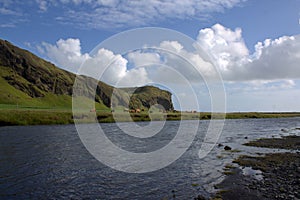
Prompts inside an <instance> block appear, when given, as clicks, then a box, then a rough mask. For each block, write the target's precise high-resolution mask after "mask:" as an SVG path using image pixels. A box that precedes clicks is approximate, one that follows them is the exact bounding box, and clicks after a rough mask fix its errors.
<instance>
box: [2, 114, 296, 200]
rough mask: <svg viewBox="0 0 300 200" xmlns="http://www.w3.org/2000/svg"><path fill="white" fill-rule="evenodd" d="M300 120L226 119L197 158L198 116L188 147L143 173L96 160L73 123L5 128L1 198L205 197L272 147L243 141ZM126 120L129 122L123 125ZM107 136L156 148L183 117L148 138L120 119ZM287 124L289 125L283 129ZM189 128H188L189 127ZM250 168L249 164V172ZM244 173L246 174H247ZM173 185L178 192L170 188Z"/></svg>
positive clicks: (141, 148) (138, 147)
mask: <svg viewBox="0 0 300 200" xmlns="http://www.w3.org/2000/svg"><path fill="white" fill-rule="evenodd" d="M299 120H300V118H285V119H246V120H227V121H226V123H225V127H224V130H223V132H222V135H221V137H220V139H219V141H218V143H222V144H223V145H224V146H225V145H228V146H230V147H232V149H233V150H236V149H238V150H241V152H237V151H224V149H223V148H224V146H220V147H218V146H216V147H215V148H214V149H213V151H212V152H210V153H209V154H208V155H207V156H206V157H205V158H203V159H199V157H198V151H199V149H200V147H201V144H202V141H203V138H204V135H205V131H206V130H207V126H208V123H209V121H201V122H200V127H199V130H198V134H197V135H196V137H195V140H194V142H193V144H192V145H191V146H190V148H189V149H188V151H187V152H186V153H184V155H183V156H182V157H181V158H179V159H178V160H177V161H176V162H174V163H172V164H171V165H169V166H168V167H166V168H163V169H161V170H158V171H154V172H149V173H145V174H129V173H124V172H119V171H116V170H113V169H111V168H109V167H107V166H105V165H103V164H101V163H100V162H98V161H97V160H96V159H95V158H93V157H92V156H91V155H90V154H89V153H88V151H87V150H86V149H85V147H84V146H83V144H82V143H81V141H80V139H79V137H78V134H77V132H76V129H75V127H74V125H63V126H61V125H60V126H26V127H21V126H15V127H1V128H0V163H1V165H0V198H1V199H21V198H23V199H24V198H25V199H28V198H34V199H40V198H46V199H57V198H59V199H71V198H72V199H82V198H88V199H96V198H97V199H163V198H167V199H172V198H173V195H174V194H175V196H176V198H177V199H193V197H196V196H197V195H198V194H202V195H204V196H208V195H209V192H212V191H213V185H214V184H215V183H217V182H220V181H221V180H222V179H223V178H224V176H223V175H222V169H223V167H224V165H225V164H226V163H230V162H231V160H232V159H233V158H235V157H236V156H238V155H239V154H245V153H246V154H250V155H254V154H256V153H259V152H261V151H262V150H263V151H264V152H273V151H276V150H273V149H269V150H268V149H262V148H254V147H247V146H243V145H242V144H243V143H245V142H247V141H250V140H253V139H257V138H260V137H272V136H274V137H277V136H280V135H288V134H299V130H298V129H296V128H297V127H300V121H299ZM139 125H141V126H143V122H139ZM123 126H126V123H124V124H123ZM101 127H102V128H103V129H104V130H105V133H106V135H107V137H108V138H109V139H110V140H111V141H112V142H114V143H115V144H116V145H118V146H119V147H121V148H124V149H126V150H128V151H133V152H148V151H154V150H156V149H159V148H161V147H163V146H165V145H166V144H168V142H169V141H171V140H172V138H174V136H175V135H174V134H176V131H177V127H178V122H176V121H168V122H166V124H165V126H164V128H163V129H162V130H161V132H160V133H158V134H156V135H154V136H153V137H149V138H135V137H132V136H128V135H125V134H124V133H122V132H121V131H120V129H119V128H118V127H117V126H116V124H101ZM283 130H287V131H283ZM187 134H188V133H187ZM248 172H249V173H251V170H248ZM245 173H246V172H245ZM172 191H173V192H172Z"/></svg>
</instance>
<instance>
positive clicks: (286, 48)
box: [41, 24, 300, 85]
mask: <svg viewBox="0 0 300 200" xmlns="http://www.w3.org/2000/svg"><path fill="white" fill-rule="evenodd" d="M195 43H197V44H198V45H200V46H201V48H202V49H203V50H204V51H206V52H207V53H208V54H209V55H210V56H211V58H212V59H213V61H214V64H215V66H216V67H217V68H218V70H219V72H220V74H221V75H222V78H223V80H224V81H229V82H240V81H243V82H245V81H247V82H249V83H253V81H256V83H269V82H270V81H276V80H288V81H291V80H292V79H299V78H300V66H299V63H300V36H299V35H297V36H282V37H280V38H278V39H275V40H271V39H266V40H265V41H264V42H258V43H257V44H256V45H255V52H253V53H251V54H250V52H249V50H248V48H247V47H246V45H245V42H244V40H243V37H242V30H241V29H240V28H236V29H235V30H230V29H228V28H226V27H224V26H222V25H220V24H216V25H214V26H212V27H211V28H205V29H202V30H200V31H199V34H198V37H197V40H196V41H195ZM157 48H159V49H164V50H166V51H169V52H172V53H173V54H174V55H178V56H174V55H173V56H172V55H170V54H168V53H164V52H162V51H157V52H155V51H149V52H141V51H135V52H130V53H128V55H127V56H126V58H125V57H124V56H121V55H118V54H114V52H111V51H110V50H109V49H99V50H98V52H97V53H96V54H95V55H93V56H90V55H88V54H86V53H82V52H81V47H80V40H79V39H72V38H69V39H66V40H63V39H60V40H58V41H57V42H56V44H55V45H51V44H48V43H43V44H42V48H41V49H42V50H43V51H44V53H45V54H46V56H47V57H48V58H49V59H50V60H51V61H53V62H54V63H56V64H57V65H58V66H61V67H63V68H65V69H67V70H69V71H72V72H77V71H78V69H79V66H80V65H81V63H84V62H88V63H90V64H89V65H90V66H89V68H90V70H92V68H93V70H98V71H99V70H100V71H101V68H104V67H105V66H106V65H107V64H108V63H107V62H109V61H110V60H115V61H114V63H113V64H112V65H111V66H110V67H109V69H108V70H107V71H106V75H107V77H109V78H107V79H106V81H107V82H108V83H110V84H114V83H116V82H117V81H118V80H120V79H121V78H124V80H128V81H129V80H132V81H129V82H130V83H127V84H126V85H129V84H131V83H135V84H139V85H141V84H143V83H145V82H147V81H149V80H152V79H153V77H152V78H151V77H147V71H150V70H151V69H150V68H149V69H147V68H143V67H140V66H143V65H151V64H152V65H154V64H165V65H169V66H172V67H173V68H175V69H177V70H179V71H181V72H182V73H184V75H185V76H187V77H188V78H189V79H190V80H193V81H197V77H194V75H195V71H193V70H195V69H193V68H191V67H188V65H190V64H192V65H194V66H195V67H196V70H198V72H200V73H201V74H202V75H203V76H205V77H210V76H214V73H215V71H214V69H213V66H212V65H211V64H210V63H208V62H206V61H205V60H204V59H203V58H202V57H201V55H200V54H199V53H198V52H197V51H188V50H186V49H185V48H184V47H183V45H182V44H180V43H179V42H178V41H162V42H161V43H160V44H159V45H158V46H157ZM179 57H184V58H185V59H186V60H188V61H189V63H188V64H187V63H184V62H182V61H180V60H179V59H178V58H179ZM128 62H129V63H131V65H133V66H139V68H136V69H134V70H132V69H130V68H132V66H131V67H129V66H128ZM132 71H135V72H134V73H135V74H139V76H140V77H139V79H138V78H134V77H135V76H134V75H131V74H130V73H133V72H132ZM126 76H127V77H128V78H125V77H126ZM131 76H132V77H131ZM157 77H161V78H162V79H163V78H164V75H162V74H160V75H157ZM157 77H156V80H157ZM96 78H97V77H96ZM138 80H139V81H138ZM170 81H171V79H170ZM123 84H125V82H123Z"/></svg>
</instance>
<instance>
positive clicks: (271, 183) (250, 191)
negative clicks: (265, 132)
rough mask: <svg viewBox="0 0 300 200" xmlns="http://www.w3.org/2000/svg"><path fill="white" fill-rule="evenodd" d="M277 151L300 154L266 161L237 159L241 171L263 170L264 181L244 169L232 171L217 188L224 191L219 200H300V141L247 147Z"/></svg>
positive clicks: (287, 139) (293, 138)
mask: <svg viewBox="0 0 300 200" xmlns="http://www.w3.org/2000/svg"><path fill="white" fill-rule="evenodd" d="M249 144H252V146H261V147H272V148H274V147H276V148H282V149H292V150H296V151H294V152H288V153H274V154H266V155H265V156H263V157H251V156H240V157H239V158H238V159H236V160H235V161H233V162H235V163H238V164H239V165H240V166H241V167H251V168H252V169H254V170H257V169H259V170H261V171H262V175H263V179H262V180H258V179H256V178H255V177H253V176H246V175H243V173H242V170H241V169H240V168H233V169H231V171H230V172H231V173H227V174H228V175H227V177H226V178H225V180H224V181H223V182H222V183H220V184H219V185H217V186H216V188H218V189H220V191H219V192H218V193H217V195H216V196H215V199H218V198H220V199H223V200H227V199H228V200H232V199H236V200H239V199H241V200H252V199H253V200H254V199H255V200H256V199H263V200H264V199H286V200H294V199H295V200H297V199H300V153H299V152H297V150H299V144H300V137H298V136H288V137H283V138H281V139H274V138H273V139H260V140H257V141H254V142H250V143H248V144H247V145H249Z"/></svg>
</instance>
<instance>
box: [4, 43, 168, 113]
mask: <svg viewBox="0 0 300 200" xmlns="http://www.w3.org/2000/svg"><path fill="white" fill-rule="evenodd" d="M75 78H76V75H75V74H73V73H71V72H68V71H65V70H63V69H60V68H58V67H56V66H55V65H54V64H52V63H50V62H47V61H45V60H43V59H41V58H39V57H38V56H36V55H34V54H32V53H31V52H29V51H27V50H24V49H21V48H18V47H16V46H14V45H13V44H11V43H10V42H8V41H5V40H0V104H5V105H6V104H14V105H16V104H17V105H20V106H32V107H46V108H52V107H55V108H71V107H72V91H73V84H74V81H75ZM79 79H80V80H81V81H80V82H82V83H83V84H82V85H81V86H80V87H81V88H80V89H81V90H80V93H81V94H80V95H82V96H85V97H93V96H92V95H94V92H93V89H92V88H91V87H90V86H89V84H87V83H90V82H94V83H96V84H97V90H96V96H95V102H96V103H95V106H96V109H109V107H110V106H111V104H114V105H113V106H125V107H126V105H128V102H129V108H130V109H137V108H140V109H142V108H145V109H147V108H150V106H151V105H154V104H161V105H163V106H164V108H165V109H166V110H173V104H172V100H171V93H170V92H168V91H165V90H161V89H159V88H157V87H153V86H144V87H139V88H114V87H112V86H110V85H108V84H105V83H103V82H96V80H95V79H93V78H90V77H86V76H80V77H79ZM113 91H114V97H113V98H114V99H112V97H111V96H112V92H113ZM130 96H131V97H130ZM86 101H89V100H88V99H86Z"/></svg>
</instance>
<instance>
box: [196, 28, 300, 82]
mask: <svg viewBox="0 0 300 200" xmlns="http://www.w3.org/2000/svg"><path fill="white" fill-rule="evenodd" d="M197 42H199V44H200V45H201V46H202V48H204V49H205V50H206V51H207V52H208V53H209V54H210V55H211V56H212V57H213V58H214V60H215V62H216V65H217V66H218V67H219V69H220V72H221V74H222V75H223V79H224V80H228V81H251V80H280V79H299V78H300V66H299V63H300V36H299V35H296V36H282V37H280V38H278V39H275V40H271V39H266V40H265V41H264V42H258V43H257V44H256V45H255V52H254V53H253V54H249V50H248V49H247V47H246V45H245V43H244V40H243V38H242V30H241V29H239V28H237V29H235V30H234V31H232V30H230V29H228V28H225V27H224V26H222V25H220V24H216V25H214V26H213V27H211V28H206V29H203V30H200V31H199V35H198V38H197Z"/></svg>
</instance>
